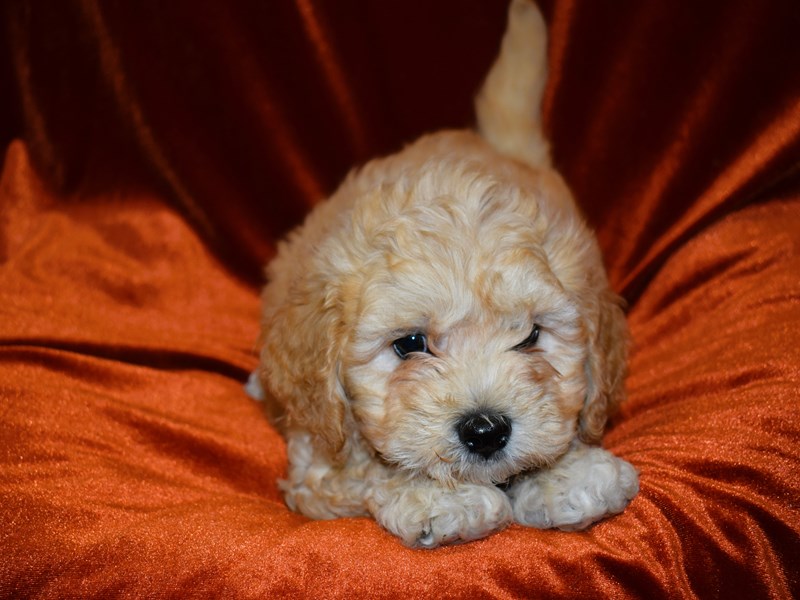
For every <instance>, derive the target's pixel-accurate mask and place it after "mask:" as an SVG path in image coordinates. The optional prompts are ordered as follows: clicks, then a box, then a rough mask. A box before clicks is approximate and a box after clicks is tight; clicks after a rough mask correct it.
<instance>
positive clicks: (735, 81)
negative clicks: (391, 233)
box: [0, 0, 800, 598]
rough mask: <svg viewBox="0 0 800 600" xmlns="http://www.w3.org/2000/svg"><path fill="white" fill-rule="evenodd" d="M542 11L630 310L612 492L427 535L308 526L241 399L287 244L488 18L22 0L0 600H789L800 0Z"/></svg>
mask: <svg viewBox="0 0 800 600" xmlns="http://www.w3.org/2000/svg"><path fill="white" fill-rule="evenodd" d="M542 8H543V10H544V12H545V16H546V18H547V20H548V23H549V25H550V32H551V42H550V51H551V57H550V68H551V74H550V82H549V84H548V89H547V95H546V99H545V107H544V108H545V124H546V128H547V130H548V132H549V133H550V135H551V137H552V141H553V153H554V159H555V162H556V164H557V165H558V166H559V168H560V169H561V170H562V171H563V172H564V174H565V177H566V179H567V181H568V182H569V183H570V185H571V186H572V187H573V190H574V191H575V193H576V197H577V199H578V201H579V203H580V204H581V207H582V208H583V210H584V211H585V213H586V215H587V218H588V219H589V221H590V223H591V224H592V225H593V226H594V227H595V228H596V230H597V232H598V237H599V240H600V243H601V246H602V248H603V251H604V255H605V257H606V262H607V264H608V266H609V274H610V277H611V280H612V282H613V284H614V286H615V288H616V289H617V290H618V291H620V292H621V293H622V294H623V295H624V297H625V298H626V300H627V301H628V304H629V315H628V318H629V323H630V326H631V331H632V338H633V346H632V350H631V360H630V375H629V377H628V380H627V388H628V395H629V399H628V401H627V403H626V404H625V405H623V407H622V409H621V411H620V412H619V414H617V415H616V416H615V417H614V419H613V420H612V422H611V425H610V427H609V431H608V434H607V436H606V438H605V440H604V445H605V446H606V447H607V448H608V449H609V450H611V451H612V452H614V453H616V454H618V455H619V456H621V457H623V458H625V459H626V460H628V461H630V462H631V463H633V464H634V465H635V466H636V468H637V469H639V471H640V474H641V492H640V494H639V495H638V496H637V497H636V498H635V499H634V501H633V502H632V503H631V505H630V506H629V507H628V509H627V510H626V511H625V512H624V513H623V514H621V515H619V516H617V517H614V518H612V519H609V520H607V521H604V522H601V523H599V524H597V525H595V526H593V527H592V528H590V529H589V530H588V531H586V532H581V533H563V532H558V531H540V530H534V529H529V528H524V527H520V526H517V525H514V526H511V527H509V528H508V529H507V530H505V531H503V532H501V533H499V534H497V535H493V536H491V537H489V538H487V539H484V540H480V541H477V542H472V543H468V544H463V545H458V546H453V547H446V548H441V549H437V550H434V551H424V550H411V549H408V548H405V547H403V546H402V545H401V544H400V542H399V541H398V540H397V539H395V538H394V537H392V536H391V535H389V534H388V533H386V532H384V531H383V530H381V529H380V528H379V527H378V526H377V525H376V524H375V523H374V522H373V521H372V520H370V519H339V520H334V521H310V520H308V519H306V518H305V517H303V516H301V515H298V514H295V513H292V512H290V511H289V510H288V509H287V508H286V507H285V505H284V504H283V501H282V499H281V496H280V493H279V491H278V487H277V479H278V478H279V477H281V476H282V475H283V474H285V470H286V454H285V446H284V443H283V441H282V439H281V438H280V436H279V435H278V434H277V433H276V431H275V430H274V429H273V428H272V427H271V425H270V424H269V423H268V421H267V420H266V419H265V418H264V416H263V413H262V410H261V407H260V406H259V404H258V403H257V402H255V401H253V400H252V399H250V398H248V397H247V395H246V394H245V392H244V391H243V388H242V385H243V383H244V382H245V380H246V379H247V374H248V373H249V372H250V371H251V370H252V369H253V368H254V367H255V365H256V364H257V358H256V353H255V345H256V339H257V336H258V329H259V286H260V284H261V282H262V274H261V267H262V265H263V263H264V262H266V260H268V259H269V257H270V256H271V255H272V253H273V252H274V248H275V244H276V243H277V241H278V240H279V239H280V237H281V236H283V235H284V234H285V233H286V232H287V231H288V230H289V229H290V228H291V227H292V226H294V225H296V224H298V223H299V222H300V221H301V220H302V218H303V216H304V215H305V214H306V213H307V212H308V210H309V209H310V208H311V207H312V206H313V205H314V204H316V203H317V202H319V201H322V200H323V199H324V197H325V196H326V195H327V194H329V193H330V192H331V191H332V190H333V189H334V188H335V186H336V184H337V182H338V181H339V180H340V179H341V178H342V177H343V176H344V175H345V173H346V172H347V170H348V169H349V168H350V167H352V166H353V165H356V164H359V163H361V162H363V161H365V160H367V159H368V158H369V157H371V156H375V155H379V154H382V153H386V152H390V151H392V150H395V149H397V148H399V147H400V146H401V145H402V144H403V143H404V142H407V141H410V140H412V139H414V137H416V136H417V135H419V134H420V133H422V132H424V131H430V130H434V129H437V128H441V127H463V126H468V125H469V124H470V123H471V119H472V116H471V114H472V113H471V110H472V109H471V96H472V94H473V93H474V91H475V90H477V89H478V86H479V85H480V81H481V79H482V77H483V75H484V73H485V72H486V69H487V67H488V65H489V64H490V62H491V60H492V58H493V57H494V54H495V52H496V49H497V46H498V43H499V39H500V36H501V35H502V31H503V28H504V20H505V10H506V6H505V3H486V2H480V1H478V0H459V1H458V2H456V1H455V0H446V1H442V2H437V3H429V2H422V0H414V1H411V2H403V3H399V4H398V3H378V2H363V1H357V0H345V1H343V2H337V3H336V4H335V5H334V4H333V3H324V2H318V1H313V0H297V1H296V2H295V3H266V4H265V3H262V2H256V1H254V0H253V1H242V2H237V3H218V2H213V1H211V0H205V1H204V0H201V1H194V2H191V3H189V2H186V1H185V0H176V1H175V2H169V3H157V2H133V3H123V2H97V1H93V0H69V1H65V2H60V3H49V4H46V3H27V2H24V1H22V0H9V1H8V2H6V3H5V5H4V6H2V7H0V10H2V11H3V12H0V17H1V18H2V19H3V27H4V29H3V34H2V35H3V37H4V39H2V40H0V43H2V44H5V45H4V46H3V47H2V50H1V51H2V53H3V54H2V57H0V58H2V62H0V84H2V85H1V86H0V89H2V90H3V92H2V95H3V97H4V98H3V101H4V102H7V103H8V106H7V109H6V110H4V111H2V115H0V136H2V138H1V139H0V142H2V148H3V151H4V160H3V167H2V175H1V176H0V596H2V597H40V598H64V597H81V598H86V597H137V598H138V597H176V598H177V597H180V598H185V597H209V596H217V597H230V598H261V597H299V596H306V597H454V598H459V597H520V596H532V597H540V598H559V597H560V598H573V597H597V598H609V597H614V598H622V597H647V598H689V597H704V598H707V597H719V598H762V597H772V598H791V597H798V596H800V445H799V444H798V443H797V440H798V439H800V349H799V348H798V341H797V340H798V334H799V333H800V169H798V166H800V77H798V76H797V75H796V73H798V72H800V44H798V43H797V41H796V40H797V37H796V32H797V31H800V9H798V8H797V7H796V3H795V2H793V1H791V0H785V1H783V0H773V1H770V2H761V3H755V2H746V1H729V0H725V1H723V0H717V1H710V2H704V3H699V4H698V3H694V4H692V5H689V4H687V3H673V2H667V1H666V0H654V1H652V2H637V1H635V0H625V1H623V2H614V3H600V2H591V3H588V2H584V3H577V2H572V1H566V0H564V1H562V0H556V1H555V2H548V3H543V6H542ZM9 91H11V93H9Z"/></svg>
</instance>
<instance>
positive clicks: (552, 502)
mask: <svg viewBox="0 0 800 600" xmlns="http://www.w3.org/2000/svg"><path fill="white" fill-rule="evenodd" d="M638 491H639V475H638V473H637V472H636V469H634V468H633V466H632V465H631V464H630V463H628V462H626V461H624V460H622V459H621V458H617V457H616V456H614V455H613V454H611V453H610V452H608V451H606V450H603V449H602V448H599V447H597V446H587V445H586V444H583V443H581V442H578V441H576V442H574V443H573V446H572V448H571V449H570V450H569V451H568V452H567V453H566V454H565V455H564V456H563V457H562V458H560V459H559V461H558V462H557V463H556V464H555V465H553V466H552V467H551V468H549V469H545V470H542V471H536V472H532V473H530V474H527V475H525V476H523V477H519V478H517V480H516V481H515V482H514V484H513V485H512V486H511V488H510V489H509V491H508V495H509V497H510V498H511V503H512V505H513V507H514V520H515V521H517V522H518V523H521V524H523V525H530V526H532V527H540V528H543V529H544V528H549V527H557V528H559V529H563V530H565V531H575V530H579V529H584V528H586V527H588V526H589V525H591V524H592V523H594V522H595V521H599V520H600V519H602V518H604V517H607V516H610V515H613V514H616V513H619V512H622V510H623V509H624V508H625V507H626V506H627V505H628V502H630V500H631V498H633V497H634V496H635V495H636V493H637V492H638Z"/></svg>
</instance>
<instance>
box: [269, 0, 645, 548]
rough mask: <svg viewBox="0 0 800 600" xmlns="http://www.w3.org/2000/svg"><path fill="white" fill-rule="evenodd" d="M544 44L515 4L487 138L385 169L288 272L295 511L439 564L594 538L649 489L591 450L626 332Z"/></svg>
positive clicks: (286, 262)
mask: <svg viewBox="0 0 800 600" xmlns="http://www.w3.org/2000/svg"><path fill="white" fill-rule="evenodd" d="M544 47H545V44H544V25H543V23H542V21H541V17H540V16H539V14H538V12H537V11H536V9H535V7H533V6H532V5H530V4H528V3H527V2H523V1H521V0H515V2H513V3H512V8H511V11H510V23H509V28H508V31H507V33H506V37H505V38H504V42H503V48H502V50H501V54H500V57H499V58H498V61H497V63H496V64H495V66H494V67H493V69H492V71H491V73H490V75H489V77H488V78H487V82H486V84H485V86H484V89H483V90H482V92H481V94H480V96H479V98H478V101H477V108H478V117H479V124H480V128H481V135H478V134H476V133H472V132H466V131H451V132H442V133H438V134H434V135H430V136H427V137H424V138H422V139H420V140H419V141H417V142H416V143H414V144H412V145H411V146H409V147H407V148H406V149H404V150H403V151H401V152H400V153H398V154H395V155H393V156H390V157H387V158H383V159H379V160H375V161H373V162H371V163H369V164H367V165H366V166H365V167H363V168H362V169H361V170H360V171H357V172H355V173H353V174H351V176H350V177H349V178H348V179H347V180H346V181H345V182H344V184H343V185H342V186H341V187H340V188H339V190H338V191H337V192H336V193H335V194H334V195H333V197H332V198H331V199H330V200H329V201H328V202H327V203H324V204H322V205H320V206H319V207H318V208H317V209H316V210H315V211H314V212H312V214H311V215H309V217H308V219H307V221H306V223H305V224H304V225H303V226H302V227H301V228H300V229H298V230H297V231H296V232H294V233H293V234H292V235H291V236H290V238H289V239H288V241H287V242H286V243H284V244H283V245H282V246H281V247H280V250H279V253H278V256H277V258H276V259H275V260H274V261H273V262H272V263H271V264H270V266H269V278H270V283H269V284H268V285H267V287H266V288H265V291H264V307H265V308H264V326H263V332H262V361H261V368H260V371H259V376H260V379H261V383H262V386H263V387H264V389H265V390H266V392H267V393H266V396H267V403H268V407H269V411H270V413H271V415H272V417H273V419H274V421H275V423H276V424H278V426H279V427H280V428H281V430H282V431H283V432H284V434H285V436H286V438H287V442H288V452H289V463H290V467H289V476H288V479H287V480H286V481H285V482H284V483H283V489H284V492H285V496H286V500H287V503H288V504H289V506H290V507H292V508H293V509H296V510H299V511H300V512H302V513H304V514H306V515H308V516H310V517H313V518H323V519H324V518H334V517H339V516H355V515H363V514H371V515H372V516H374V517H375V519H376V520H377V521H378V522H379V523H381V525H383V526H384V527H386V528H387V529H388V530H389V531H391V532H393V533H395V534H396V535H398V536H399V537H401V538H402V539H403V541H404V542H405V543H407V544H409V545H419V546H426V547H432V546H436V545H439V544H442V543H447V542H451V541H456V540H470V539H475V538H479V537H482V536H484V535H487V534H488V533H490V532H492V531H495V530H497V529H500V528H502V527H504V526H505V525H506V524H508V523H509V522H511V521H512V520H514V521H517V522H520V523H523V524H528V525H533V526H539V527H561V528H564V529H575V528H582V527H586V526H588V525H589V524H590V523H592V522H594V521H596V520H598V519H600V518H603V517H604V516H606V515H609V514H613V513H616V512H619V511H621V510H622V509H623V508H624V507H625V505H626V504H627V502H628V501H629V500H630V498H631V497H632V496H633V495H634V494H635V493H636V490H637V489H638V479H637V476H636V472H635V471H634V469H633V468H632V467H631V466H630V465H629V464H628V463H626V462H624V461H622V460H621V459H618V458H616V457H613V456H612V455H610V454H609V453H607V452H606V451H605V450H603V449H601V448H599V447H597V446H593V445H591V444H595V443H597V442H598V441H599V439H600V436H601V435H602V430H603V427H604V425H605V419H606V415H607V413H608V411H609V410H611V409H612V408H613V407H614V406H616V404H618V403H619V401H621V399H622V396H623V389H622V379H623V375H624V368H625V339H626V329H625V322H624V317H623V315H622V311H621V309H620V307H619V303H618V301H617V298H616V297H615V296H614V294H613V293H611V291H610V290H609V287H608V283H607V280H606V277H605V273H604V271H603V266H602V260H601V258H600V253H599V251H598V248H597V244H596V242H595V240H594V237H593V236H592V234H591V232H590V231H589V230H588V229H587V227H586V226H585V224H584V222H583V220H582V219H581V218H580V216H579V214H578V212H577V209H576V207H575V205H574V202H573V200H572V198H571V195H570V193H569V191H568V189H567V188H566V186H565V184H564V183H563V181H562V180H561V178H560V177H559V175H558V174H557V173H556V172H555V171H554V170H552V169H551V168H550V164H549V153H548V149H547V148H548V146H547V143H546V140H545V139H544V137H543V136H542V133H541V127H540V123H539V120H538V107H539V105H540V102H541V93H542V90H543V87H544V64H545V63H544ZM532 114H533V115H535V116H531V115H532ZM496 483H508V486H507V489H506V491H502V490H501V489H500V488H498V487H497V486H496V485H495V484H496Z"/></svg>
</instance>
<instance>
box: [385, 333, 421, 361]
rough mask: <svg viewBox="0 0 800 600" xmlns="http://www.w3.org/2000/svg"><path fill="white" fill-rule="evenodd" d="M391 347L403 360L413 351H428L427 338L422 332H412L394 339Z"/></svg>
mask: <svg viewBox="0 0 800 600" xmlns="http://www.w3.org/2000/svg"><path fill="white" fill-rule="evenodd" d="M392 348H394V351H395V352H396V353H397V356H399V357H400V358H402V359H404V360H405V359H406V358H408V355H409V354H411V353H413V352H428V339H427V338H426V337H425V334H424V333H412V334H411V335H407V336H406V337H401V338H400V339H397V340H395V341H394V342H393V343H392Z"/></svg>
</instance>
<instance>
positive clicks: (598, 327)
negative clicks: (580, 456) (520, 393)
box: [578, 290, 628, 443]
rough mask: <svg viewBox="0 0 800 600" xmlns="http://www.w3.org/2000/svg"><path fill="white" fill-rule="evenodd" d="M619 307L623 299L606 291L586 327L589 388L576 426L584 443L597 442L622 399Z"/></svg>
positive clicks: (623, 343) (623, 337)
mask: <svg viewBox="0 0 800 600" xmlns="http://www.w3.org/2000/svg"><path fill="white" fill-rule="evenodd" d="M622 307H623V301H622V299H621V298H619V297H618V296H617V295H616V294H614V293H613V292H611V291H610V290H607V291H606V292H605V293H604V294H602V295H601V298H600V303H599V305H598V306H597V310H596V311H595V314H594V315H593V318H592V319H591V321H592V322H591V323H589V324H588V330H589V335H590V336H591V339H590V342H589V349H588V356H587V359H586V374H587V380H588V386H587V391H586V400H585V402H584V406H583V410H582V411H581V414H580V422H579V425H578V436H579V437H580V439H581V440H582V441H584V442H587V443H597V442H599V441H600V438H601V437H602V435H603V429H604V428H605V424H606V418H607V416H608V415H609V414H611V413H613V411H614V410H615V409H616V408H617V406H618V405H619V403H620V402H622V400H623V399H624V397H625V387H624V384H625V374H626V372H627V366H626V365H627V354H628V327H627V324H626V322H625V314H624V312H623V310H622Z"/></svg>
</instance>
